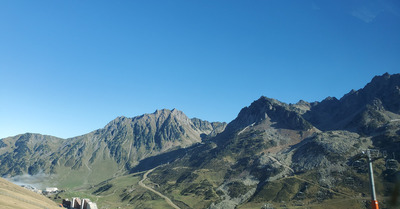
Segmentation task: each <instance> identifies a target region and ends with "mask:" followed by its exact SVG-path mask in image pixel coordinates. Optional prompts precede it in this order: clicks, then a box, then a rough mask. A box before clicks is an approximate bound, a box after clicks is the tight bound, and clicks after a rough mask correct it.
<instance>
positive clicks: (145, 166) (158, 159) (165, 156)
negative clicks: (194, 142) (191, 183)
mask: <svg viewBox="0 0 400 209" xmlns="http://www.w3.org/2000/svg"><path fill="white" fill-rule="evenodd" d="M187 150H188V149H187V148H179V149H176V150H173V151H170V152H166V153H162V154H159V155H156V156H152V157H148V158H145V159H143V160H141V161H140V162H139V164H138V165H137V166H135V167H134V168H132V169H131V170H130V171H129V173H136V172H141V171H146V170H149V169H152V168H154V167H157V166H159V165H162V164H166V163H171V162H173V161H175V160H176V159H178V158H181V157H183V156H185V154H186V153H187Z"/></svg>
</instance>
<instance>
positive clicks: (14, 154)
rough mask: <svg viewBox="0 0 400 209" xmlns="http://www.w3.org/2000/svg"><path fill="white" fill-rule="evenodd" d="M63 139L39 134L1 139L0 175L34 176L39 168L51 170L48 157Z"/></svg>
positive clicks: (52, 167)
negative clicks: (26, 174)
mask: <svg viewBox="0 0 400 209" xmlns="http://www.w3.org/2000/svg"><path fill="white" fill-rule="evenodd" d="M62 141H63V139H60V138H56V137H52V136H45V135H40V134H31V133H27V134H21V135H17V136H15V137H10V138H5V139H1V140H0V142H1V144H2V146H1V147H0V175H6V174H7V175H11V176H13V175H21V174H23V173H29V174H31V175H34V174H36V173H38V172H39V171H41V167H46V168H47V169H48V170H53V169H54V165H53V164H51V163H50V164H49V163H48V162H49V159H51V157H50V155H51V153H52V152H54V151H55V149H56V147H58V146H60V145H61V143H62Z"/></svg>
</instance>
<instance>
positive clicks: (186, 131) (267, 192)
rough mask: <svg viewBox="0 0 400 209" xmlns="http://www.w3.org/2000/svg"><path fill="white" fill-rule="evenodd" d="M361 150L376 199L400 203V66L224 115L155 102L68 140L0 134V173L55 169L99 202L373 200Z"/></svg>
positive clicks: (360, 203) (210, 204)
mask: <svg viewBox="0 0 400 209" xmlns="http://www.w3.org/2000/svg"><path fill="white" fill-rule="evenodd" d="M367 149H370V150H372V151H371V152H373V153H375V154H374V162H373V165H374V174H375V183H376V192H377V194H378V198H379V200H380V206H381V208H396V207H399V195H398V194H399V188H400V182H399V178H400V173H399V163H398V162H399V160H400V154H399V151H400V74H395V75H390V74H384V75H381V76H376V77H374V78H373V79H372V80H371V82H370V83H368V84H367V85H366V86H365V87H364V88H362V89H359V90H351V91H350V92H349V93H348V94H346V95H344V96H343V97H342V98H340V99H337V98H334V97H327V98H326V99H325V100H323V101H321V102H312V103H309V102H306V101H302V100H301V101H299V102H298V103H296V104H286V103H283V102H280V101H278V100H276V99H272V98H268V97H264V96H262V97H260V98H259V99H258V100H256V101H254V102H253V103H251V104H250V105H249V106H248V107H244V108H243V109H242V110H241V111H240V112H239V114H238V116H237V117H236V118H235V119H234V120H233V121H231V122H230V123H228V124H225V123H219V122H215V123H210V122H207V121H203V120H200V119H196V118H194V119H189V118H188V117H187V116H186V115H185V114H184V113H182V112H181V111H178V110H175V109H174V110H158V111H156V112H154V113H153V114H145V115H142V116H138V117H134V118H126V117H118V118H116V119H115V120H113V121H111V122H110V123H109V124H107V125H106V126H105V127H104V128H103V129H99V130H96V131H93V132H91V133H89V134H86V135H83V136H78V137H75V138H71V139H59V138H56V137H50V136H42V135H38V134H23V135H18V136H15V137H10V138H5V139H1V140H0V172H1V174H2V175H8V176H13V175H19V174H23V173H29V174H31V175H34V174H37V173H39V172H44V173H48V174H51V175H53V177H54V178H55V179H56V180H57V181H58V183H59V184H60V185H61V186H63V185H64V186H68V187H70V188H74V187H77V186H80V191H81V190H82V189H83V190H84V191H86V192H87V193H88V194H91V195H92V198H98V199H100V200H104V205H105V206H104V207H108V206H109V207H114V206H115V207H127V208H154V205H159V206H160V205H162V206H160V207H159V208H163V207H174V208H177V207H178V208H262V207H263V208H369V207H370V203H369V197H370V196H369V194H370V191H369V179H368V170H367V162H366V157H365V155H364V154H363V151H365V150H367ZM144 171H145V172H144ZM71 176H73V177H74V179H78V180H72V178H71ZM77 176H79V178H78V177H77ZM104 180H106V181H104ZM82 185H83V186H86V187H82ZM111 197H113V199H112V200H111V199H108V198H111ZM107 201H108V203H107ZM110 202H114V203H113V204H112V205H110V204H111V203H110ZM99 205H101V201H100V204H99Z"/></svg>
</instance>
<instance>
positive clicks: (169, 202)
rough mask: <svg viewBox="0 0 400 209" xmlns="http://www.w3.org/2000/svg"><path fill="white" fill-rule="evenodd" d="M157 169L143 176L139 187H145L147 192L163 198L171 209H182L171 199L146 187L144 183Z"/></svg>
mask: <svg viewBox="0 0 400 209" xmlns="http://www.w3.org/2000/svg"><path fill="white" fill-rule="evenodd" d="M156 168H157V167H155V168H153V169H151V170H148V171H147V172H146V173H145V174H144V175H143V179H142V180H140V181H139V186H141V187H143V188H145V189H147V190H150V191H151V192H153V193H154V194H156V195H158V196H160V197H161V198H163V199H164V200H165V201H166V202H167V203H168V205H170V206H171V207H173V208H175V209H180V208H179V207H178V206H177V205H175V204H174V203H173V202H172V201H171V199H169V198H168V197H167V196H165V195H163V194H161V193H160V192H158V191H156V190H154V189H153V188H150V187H148V186H146V185H145V184H144V183H143V182H144V181H145V180H146V179H147V175H149V173H151V172H153V171H154V169H156Z"/></svg>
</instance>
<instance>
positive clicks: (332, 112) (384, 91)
mask: <svg viewBox="0 0 400 209" xmlns="http://www.w3.org/2000/svg"><path fill="white" fill-rule="evenodd" d="M399 114H400V74H395V75H389V74H387V73H386V74H384V75H382V76H375V77H374V78H373V79H372V81H371V82H370V83H368V84H367V85H366V86H365V87H364V88H363V89H360V90H358V91H355V90H352V91H350V92H349V93H348V94H346V95H345V96H343V97H342V98H341V99H340V100H338V99H336V98H330V97H329V98H327V99H325V100H324V101H322V102H320V103H318V102H316V103H313V104H311V109H310V111H308V112H306V113H305V114H304V118H306V119H307V120H308V121H309V122H310V123H312V124H313V125H314V126H315V127H317V128H319V129H321V130H341V129H344V130H350V131H356V132H359V133H362V134H370V133H372V132H373V131H374V130H376V129H378V128H379V127H382V126H383V125H385V124H386V123H388V122H390V121H391V120H395V119H398V118H400V116H399Z"/></svg>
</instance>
